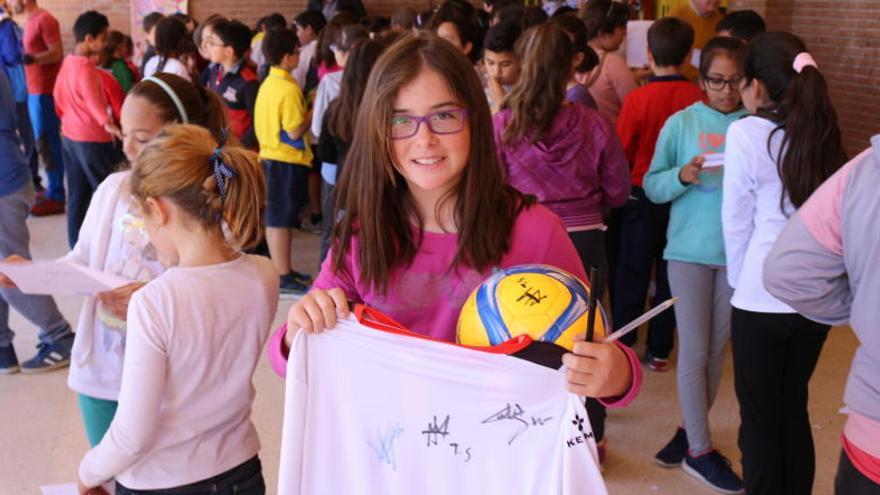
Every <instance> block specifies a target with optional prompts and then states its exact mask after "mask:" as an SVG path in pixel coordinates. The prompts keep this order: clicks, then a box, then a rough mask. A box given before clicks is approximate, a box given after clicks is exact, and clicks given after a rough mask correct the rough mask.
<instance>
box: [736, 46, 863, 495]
mask: <svg viewBox="0 0 880 495" xmlns="http://www.w3.org/2000/svg"><path fill="white" fill-rule="evenodd" d="M741 91H742V99H743V103H744V104H745V107H746V108H747V109H748V110H749V112H750V113H752V116H750V117H747V118H744V119H742V120H740V121H738V122H735V123H733V124H732V125H731V126H730V128H729V129H728V132H727V149H726V152H725V159H724V165H725V172H724V191H723V193H724V199H723V204H722V221H723V229H724V241H725V247H726V251H727V267H728V271H727V275H728V282H729V283H730V285H731V286H732V287H733V289H734V292H733V297H732V299H731V304H732V306H733V314H732V321H731V334H732V339H733V363H734V372H735V384H736V395H737V398H738V399H739V404H740V414H741V417H742V418H741V419H742V423H741V426H740V432H739V446H740V449H741V450H742V456H743V461H742V462H743V477H744V481H745V486H746V491H747V492H748V493H749V494H776V493H812V485H813V474H814V470H815V453H814V450H813V440H812V435H811V427H810V419H809V415H808V413H807V393H808V385H809V380H810V376H811V375H812V373H813V370H814V369H815V367H816V362H817V361H818V359H819V353H820V352H821V350H822V345H823V343H824V342H825V338H826V336H827V334H828V329H829V327H828V325H823V324H819V323H816V322H813V321H810V320H807V319H806V318H804V317H803V316H801V315H799V314H798V313H797V311H795V310H794V309H793V308H792V307H791V306H789V305H787V304H785V303H783V302H782V301H780V300H779V299H777V298H775V297H774V296H772V295H771V294H770V293H768V292H767V291H766V289H765V288H764V284H763V282H762V275H763V271H764V269H765V265H764V259H765V258H766V257H767V254H768V253H769V251H770V248H771V247H772V246H773V243H774V242H775V241H776V239H777V237H779V235H780V233H781V232H782V229H783V227H784V226H785V224H786V222H787V220H788V218H789V217H790V216H791V215H792V214H793V213H794V212H795V210H796V209H797V208H799V207H800V206H801V205H802V204H803V203H804V202H805V201H806V200H807V198H809V197H810V195H811V194H812V193H813V191H815V190H816V189H817V188H818V187H819V185H821V184H822V182H824V181H825V180H826V179H827V178H828V177H830V176H831V175H832V174H833V173H834V172H835V171H836V170H838V169H839V168H840V167H841V166H842V165H843V164H844V163H845V162H846V160H847V157H846V153H845V152H844V150H843V145H842V144H841V138H840V128H839V126H838V124H837V114H836V112H835V111H834V107H833V105H832V104H831V98H830V96H829V94H828V85H827V82H826V80H825V77H824V76H823V75H822V72H821V71H820V69H819V67H818V65H817V63H816V61H815V60H814V59H813V57H812V56H811V55H810V54H809V52H808V51H807V48H806V46H805V45H804V43H803V41H801V40H800V39H799V38H798V37H797V36H794V35H792V34H789V33H782V32H771V33H764V34H761V35H759V36H757V37H755V38H754V39H753V40H752V41H751V43H750V44H749V49H748V53H747V56H746V60H745V65H744V69H743V78H742V83H741ZM766 269H767V270H773V267H772V266H769V265H768V266H767V267H766Z"/></svg>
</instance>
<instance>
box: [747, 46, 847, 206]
mask: <svg viewBox="0 0 880 495" xmlns="http://www.w3.org/2000/svg"><path fill="white" fill-rule="evenodd" d="M806 51H807V47H806V45H805V44H804V42H803V41H801V39H800V38H798V37H797V36H795V35H793V34H791V33H783V32H769V33H764V34H759V35H758V36H756V37H755V38H753V39H752V41H751V42H749V45H748V52H747V54H746V59H745V64H744V67H743V72H744V73H745V80H746V85H747V86H748V85H750V84H752V83H753V81H755V80H758V81H761V83H763V84H764V87H766V88H767V92H768V96H769V98H770V101H771V104H770V105H769V106H768V107H765V108H760V109H758V112H757V114H758V115H759V116H761V117H764V118H766V119H768V120H771V121H773V122H775V123H776V125H777V127H776V129H774V130H773V132H772V133H771V134H770V138H769V139H768V140H767V149H768V150H770V141H771V140H772V139H773V135H774V134H776V133H777V132H780V131H783V137H782V144H781V145H780V147H779V152H778V154H777V155H776V156H775V157H773V158H774V160H775V161H776V166H777V168H778V171H779V177H780V179H782V186H783V192H782V197H781V198H780V207H783V206H784V204H785V198H786V197H788V198H789V200H790V201H791V203H792V204H793V205H794V206H795V207H800V206H801V205H802V204H804V202H806V201H807V198H809V197H810V195H811V194H813V191H815V190H816V189H817V188H818V187H819V186H820V185H821V184H822V183H823V182H825V179H827V178H828V177H831V175H833V174H834V172H836V171H837V169H839V168H840V167H842V166H843V164H844V163H846V161H847V155H846V151H844V149H843V143H842V141H841V137H840V126H838V124H837V112H836V111H835V110H834V105H832V103H831V96H830V95H829V94H828V83H827V82H826V81H825V76H823V75H822V73H821V72H820V71H819V69H818V68H816V67H813V66H806V67H804V68H803V70H801V72H800V74H799V73H797V72H796V71H795V70H794V68H793V64H794V59H795V57H797V56H798V55H799V54H801V53H804V52H806ZM783 210H784V207H783Z"/></svg>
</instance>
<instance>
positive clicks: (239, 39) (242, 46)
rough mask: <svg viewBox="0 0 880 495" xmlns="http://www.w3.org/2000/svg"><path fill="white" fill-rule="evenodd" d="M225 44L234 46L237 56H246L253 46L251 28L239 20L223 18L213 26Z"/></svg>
mask: <svg viewBox="0 0 880 495" xmlns="http://www.w3.org/2000/svg"><path fill="white" fill-rule="evenodd" d="M211 29H212V31H214V35H215V36H217V38H218V39H220V41H221V42H223V44H224V45H226V46H230V47H232V51H233V52H234V53H235V56H236V57H237V58H241V57H244V54H245V53H247V51H248V48H250V47H251V29H250V28H249V27H247V25H245V23H243V22H241V21H237V20H234V19H232V20H223V21H220V22H218V23H217V24H214V26H213V27H212V28H211Z"/></svg>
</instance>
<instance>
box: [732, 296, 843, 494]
mask: <svg viewBox="0 0 880 495" xmlns="http://www.w3.org/2000/svg"><path fill="white" fill-rule="evenodd" d="M828 329H829V327H828V325H823V324H821V323H816V322H813V321H810V320H808V319H806V318H804V317H803V316H801V315H799V314H791V313H789V314H778V313H777V314H771V313H755V312H751V311H744V310H741V309H738V308H733V316H732V321H731V337H732V341H733V367H734V381H735V385H736V397H737V399H738V400H739V406H740V419H741V424H740V428H739V448H740V451H742V464H743V481H745V485H746V493H749V494H750V495H758V494H767V495H789V494H791V495H801V494H804V495H809V494H811V493H812V492H813V477H814V474H815V467H816V466H815V464H816V455H815V451H814V449H813V435H812V430H811V427H810V416H809V413H808V412H807V401H808V395H809V382H810V376H812V374H813V370H814V369H815V368H816V362H817V361H818V360H819V353H820V352H821V351H822V345H823V344H824V343H825V339H826V338H827V337H828Z"/></svg>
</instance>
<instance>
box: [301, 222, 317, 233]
mask: <svg viewBox="0 0 880 495" xmlns="http://www.w3.org/2000/svg"><path fill="white" fill-rule="evenodd" d="M299 230H301V231H303V232H305V233H306V234H315V235H320V234H321V222H318V223H314V222H312V221H311V220H304V221H303V222H301V224H300V227H299Z"/></svg>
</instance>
